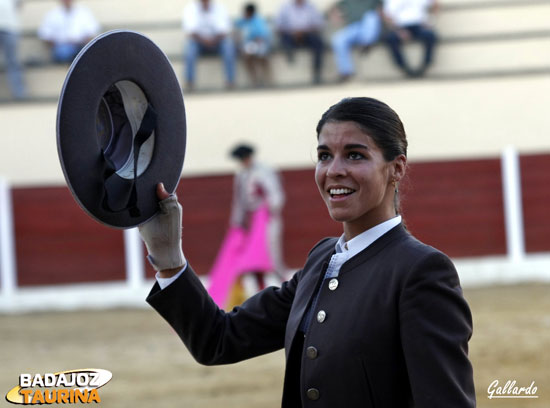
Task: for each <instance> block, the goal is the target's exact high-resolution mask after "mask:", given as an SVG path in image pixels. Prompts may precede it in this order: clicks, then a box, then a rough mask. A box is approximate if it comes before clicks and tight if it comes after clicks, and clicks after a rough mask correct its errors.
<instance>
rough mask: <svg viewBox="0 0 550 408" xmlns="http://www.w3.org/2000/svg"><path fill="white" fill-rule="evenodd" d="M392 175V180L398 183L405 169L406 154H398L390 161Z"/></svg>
mask: <svg viewBox="0 0 550 408" xmlns="http://www.w3.org/2000/svg"><path fill="white" fill-rule="evenodd" d="M392 167H393V175H392V181H395V182H396V183H398V182H399V181H401V179H403V177H405V172H406V171H407V156H405V155H404V154H400V155H399V156H397V157H396V158H395V159H393V162H392Z"/></svg>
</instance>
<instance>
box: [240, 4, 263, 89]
mask: <svg viewBox="0 0 550 408" xmlns="http://www.w3.org/2000/svg"><path fill="white" fill-rule="evenodd" d="M243 14H244V15H243V17H242V18H240V19H239V20H237V29H238V34H239V36H238V37H239V48H240V52H241V55H242V56H243V59H244V64H245V67H246V71H247V73H248V76H249V78H250V81H251V82H252V85H254V86H261V85H266V84H268V83H270V82H271V68H270V66H269V53H270V51H271V33H270V31H269V27H268V25H267V22H266V21H265V19H264V18H263V17H261V16H260V15H258V13H257V12H256V5H255V4H254V3H248V4H246V5H245V6H244V13H243Z"/></svg>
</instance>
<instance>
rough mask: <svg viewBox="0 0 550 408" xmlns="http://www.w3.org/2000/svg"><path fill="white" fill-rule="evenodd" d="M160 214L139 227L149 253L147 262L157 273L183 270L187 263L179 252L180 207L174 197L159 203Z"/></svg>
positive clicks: (181, 252) (180, 251)
mask: <svg viewBox="0 0 550 408" xmlns="http://www.w3.org/2000/svg"><path fill="white" fill-rule="evenodd" d="M159 206H160V212H159V213H158V214H157V215H156V216H154V217H153V218H151V219H150V220H149V221H147V222H146V223H145V224H143V225H141V226H139V233H140V235H141V239H142V240H143V242H145V246H146V247H147V252H149V256H148V257H147V258H148V259H149V262H150V263H151V265H152V266H153V268H155V270H157V271H162V270H166V269H175V268H183V266H184V265H185V264H186V263H187V261H186V260H185V257H184V256H183V251H182V250H181V205H180V204H179V203H178V199H177V197H176V196H175V195H171V196H170V197H168V198H166V199H164V200H162V201H160V202H159Z"/></svg>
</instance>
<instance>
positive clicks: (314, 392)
mask: <svg viewBox="0 0 550 408" xmlns="http://www.w3.org/2000/svg"><path fill="white" fill-rule="evenodd" d="M337 287H338V279H336V278H332V279H331V280H330V281H329V282H328V288H329V289H330V290H336V288H337ZM326 318H327V313H326V312H325V311H324V310H319V312H318V313H317V321H318V322H319V323H323V322H324V321H325V319H326ZM318 355H319V351H318V350H317V349H316V348H315V347H313V346H309V347H308V348H307V349H306V356H307V357H308V358H309V359H310V360H314V359H316V358H317V356H318ZM319 395H320V394H319V390H318V389H317V388H309V389H308V390H307V391H306V396H307V398H308V399H309V400H311V401H316V400H318V399H319Z"/></svg>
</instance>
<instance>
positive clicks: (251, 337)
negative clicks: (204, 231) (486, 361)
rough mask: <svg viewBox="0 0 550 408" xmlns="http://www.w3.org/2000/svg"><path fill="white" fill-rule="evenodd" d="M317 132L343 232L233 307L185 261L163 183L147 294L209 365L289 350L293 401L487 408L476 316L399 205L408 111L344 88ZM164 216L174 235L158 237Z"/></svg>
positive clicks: (328, 196)
mask: <svg viewBox="0 0 550 408" xmlns="http://www.w3.org/2000/svg"><path fill="white" fill-rule="evenodd" d="M317 138H318V148H317V150H318V163H317V167H316V171H315V180H316V183H317V186H318V188H319V191H320V193H321V196H322V198H323V200H324V201H325V203H326V205H327V207H328V210H329V213H330V215H331V217H332V218H333V219H334V220H336V221H339V222H341V223H342V226H343V230H344V233H343V235H342V236H341V237H340V238H339V239H337V238H325V239H324V240H322V241H320V242H319V243H318V244H317V245H316V246H315V247H314V248H313V249H312V250H311V252H310V253H309V256H308V258H307V260H306V263H305V265H304V267H303V269H301V270H300V271H298V272H297V273H296V274H295V275H294V276H293V277H292V279H290V280H289V281H288V282H285V283H283V284H282V285H281V287H280V288H274V287H270V288H267V289H265V290H263V291H261V292H259V293H258V294H256V295H255V296H253V297H251V298H250V299H248V300H247V301H246V302H245V303H244V304H243V305H242V307H239V308H235V309H234V310H233V311H231V312H230V313H225V312H223V311H221V310H219V309H218V308H217V307H216V306H215V304H214V303H213V302H212V300H211V299H210V298H209V297H208V295H207V294H206V292H205V290H204V288H203V286H202V284H201V283H200V281H199V280H198V278H197V277H196V275H195V274H194V273H193V271H192V270H191V267H190V266H189V265H187V263H186V262H185V260H184V258H183V254H181V250H180V249H179V248H178V246H180V237H179V234H178V233H177V232H178V231H179V230H180V228H179V222H180V217H181V216H180V210H179V205H178V204H177V201H176V198H175V197H173V196H172V197H169V196H168V194H167V193H166V192H165V191H163V190H162V189H159V192H158V193H159V194H158V195H159V198H160V199H162V200H163V201H161V207H162V214H161V215H160V216H158V217H155V218H154V219H153V220H152V221H150V222H149V223H147V224H145V225H144V227H143V228H142V229H141V233H142V236H143V238H144V240H145V242H146V244H147V246H148V250H149V254H150V259H151V258H152V259H151V260H152V263H153V265H155V267H156V268H157V270H159V271H160V272H159V274H158V275H157V276H158V280H159V282H158V283H157V284H156V285H155V287H154V288H153V290H152V291H151V293H150V295H149V297H148V298H147V301H148V302H149V303H150V304H151V305H152V306H153V307H154V308H155V309H156V310H157V311H158V312H159V313H160V314H161V315H162V316H163V317H164V318H165V319H166V320H167V321H168V322H169V323H170V324H171V325H172V327H173V328H174V329H175V330H176V332H177V333H178V334H179V336H180V337H181V338H182V340H183V342H184V343H185V344H186V346H187V347H188V349H189V350H190V352H191V353H192V354H193V356H194V357H195V358H196V359H197V361H199V362H200V363H202V364H208V365H213V364H226V363H233V362H237V361H241V360H244V359H247V358H250V357H254V356H257V355H260V354H264V353H268V352H271V351H274V350H277V349H280V348H281V347H285V351H286V371H285V381H284V390H283V401H282V406H283V407H285V408H286V407H289V408H294V407H300V406H301V407H327V408H335V407H342V408H344V407H345V408H349V407H387V408H393V407H437V408H440V407H461V408H463V407H473V406H475V395H474V385H473V378H472V377H473V375H472V367H471V364H470V362H469V360H468V354H467V353H468V340H469V338H470V336H471V332H472V320H471V314H470V310H469V308H468V305H467V304H466V301H465V300H464V298H463V296H462V291H461V288H460V286H459V280H458V276H457V274H456V271H455V268H454V266H453V264H452V263H451V261H450V260H449V258H448V257H447V256H446V255H444V254H443V253H441V252H439V251H437V250H436V249H434V248H432V247H429V246H427V245H425V244H422V243H421V242H419V241H417V240H416V239H415V238H414V237H412V236H411V235H410V234H409V233H408V232H407V231H406V230H405V228H404V227H403V225H402V223H401V217H400V216H399V215H396V214H397V210H398V208H397V197H396V195H397V187H398V184H399V181H400V180H401V179H402V178H403V176H404V175H405V170H406V163H407V158H406V154H407V140H406V137H405V131H404V129H403V125H402V123H401V121H400V119H399V117H398V116H397V114H396V113H395V112H394V111H393V110H392V109H391V108H390V107H388V106H387V105H385V104H384V103H382V102H379V101H377V100H375V99H371V98H349V99H344V100H342V101H341V102H339V103H338V104H336V105H334V106H332V107H331V108H330V109H329V110H328V111H327V112H325V113H324V115H323V116H322V118H321V120H320V121H319V124H318V126H317ZM164 224H166V225H170V226H173V228H171V230H172V231H173V232H175V233H174V234H173V236H172V237H165V236H164V237H163V236H161V237H160V238H159V237H158V235H159V233H158V231H161V232H165V231H167V227H166V226H165V225H164ZM161 235H162V234H161ZM170 242H171V243H173V245H172V246H170V245H169V243H170ZM168 248H170V249H168ZM157 254H158V255H157ZM184 264H185V265H186V266H185V267H183V266H182V265H184ZM182 269H183V270H182ZM165 279H166V280H165ZM159 285H162V286H159ZM161 287H163V289H161Z"/></svg>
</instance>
